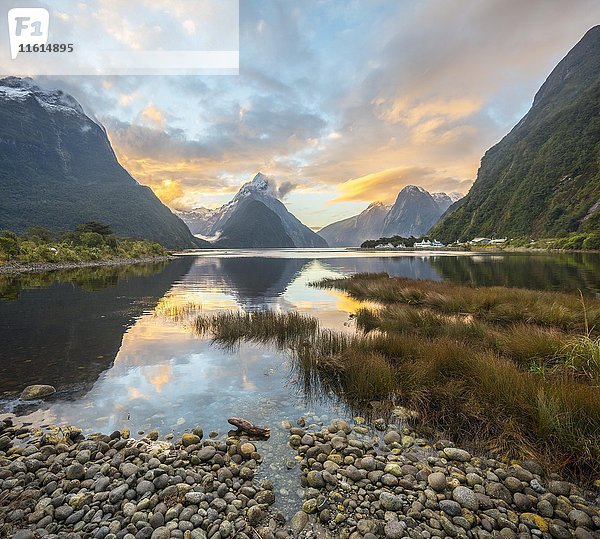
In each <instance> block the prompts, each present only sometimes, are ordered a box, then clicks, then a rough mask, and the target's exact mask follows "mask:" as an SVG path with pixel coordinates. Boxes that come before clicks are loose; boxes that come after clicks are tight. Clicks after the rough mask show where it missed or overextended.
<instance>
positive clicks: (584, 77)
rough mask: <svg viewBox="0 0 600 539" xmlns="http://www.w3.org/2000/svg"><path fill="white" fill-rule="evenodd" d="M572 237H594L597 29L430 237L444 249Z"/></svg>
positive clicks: (599, 121) (599, 203)
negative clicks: (503, 239)
mask: <svg viewBox="0 0 600 539" xmlns="http://www.w3.org/2000/svg"><path fill="white" fill-rule="evenodd" d="M573 232H581V233H590V232H597V233H600V26H595V27H593V28H592V29H590V30H589V31H588V32H587V33H586V34H585V35H584V36H583V38H582V39H581V40H580V41H579V43H577V44H576V45H575V46H574V47H573V48H572V49H571V51H570V52H569V53H568V54H567V55H566V56H565V58H563V59H562V60H561V61H560V63H559V64H558V65H557V66H556V67H555V68H554V70H553V71H552V73H550V75H549V76H548V78H547V79H546V81H545V82H544V84H543V85H542V86H541V88H540V89H539V91H538V92H537V94H536V95H535V98H534V100H533V105H532V106H531V109H530V110H529V112H528V113H527V114H526V115H525V116H524V117H523V119H522V120H521V121H520V122H519V123H518V124H517V125H516V126H515V127H514V128H513V129H512V130H511V131H510V133H508V135H506V136H505V137H504V138H503V139H502V140H501V141H500V142H499V143H498V144H496V145H495V146H493V147H492V148H490V149H489V150H488V151H487V152H486V153H485V155H484V156H483V159H482V160H481V166H480V167H479V171H478V173H477V179H476V181H475V183H474V184H473V187H472V188H471V190H470V192H469V193H468V195H466V196H465V197H464V198H463V199H462V200H460V201H458V202H457V203H456V204H454V205H453V206H452V207H451V208H450V209H449V211H448V212H447V213H446V215H445V216H444V218H443V219H442V220H441V221H440V222H439V223H438V224H437V225H436V227H435V228H434V229H433V230H432V231H431V234H433V235H435V236H437V237H438V239H440V240H442V241H446V242H450V241H454V240H457V239H458V240H466V239H470V238H472V237H474V236H490V237H493V236H508V237H513V238H514V237H522V236H525V237H538V238H548V237H560V236H566V235H568V234H570V233H573Z"/></svg>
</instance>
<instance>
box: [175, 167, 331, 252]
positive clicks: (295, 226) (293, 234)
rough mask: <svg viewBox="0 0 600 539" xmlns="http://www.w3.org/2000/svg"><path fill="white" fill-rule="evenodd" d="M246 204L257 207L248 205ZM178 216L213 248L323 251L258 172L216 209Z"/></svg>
mask: <svg viewBox="0 0 600 539" xmlns="http://www.w3.org/2000/svg"><path fill="white" fill-rule="evenodd" d="M250 201H255V202H258V203H259V204H249V203H248V202H250ZM179 215H180V216H181V217H182V219H183V220H184V221H185V222H186V224H188V226H189V227H190V230H192V231H193V232H194V233H195V234H198V235H200V236H203V237H204V238H206V239H208V240H209V241H212V242H214V245H216V246H224V245H225V244H224V243H223V242H225V243H226V244H227V246H229V247H233V245H234V244H235V246H236V247H241V248H243V247H327V242H326V241H325V240H324V239H323V238H321V236H319V235H317V234H316V233H315V232H313V231H312V230H311V229H310V228H308V227H307V226H305V225H303V224H302V223H301V222H300V221H299V220H298V219H297V218H296V217H295V216H294V215H293V214H291V213H290V212H289V211H288V209H287V208H286V207H285V205H284V204H283V202H281V201H280V200H279V198H277V193H276V190H275V187H274V185H273V182H272V181H270V180H269V178H267V177H266V176H265V175H264V174H261V173H260V172H259V173H258V174H257V175H256V176H254V178H253V179H252V181H250V182H247V183H245V184H244V185H242V187H241V188H240V190H239V191H238V192H237V194H236V195H235V197H233V199H232V200H231V201H230V202H228V203H227V204H225V205H223V206H221V207H220V208H218V209H216V210H206V208H201V209H200V210H199V211H198V210H194V211H192V212H180V213H179ZM250 231H254V233H255V235H254V236H251V232H250ZM236 234H237V236H238V237H237V238H236ZM269 234H273V236H272V237H271V236H269ZM290 241H291V244H290Z"/></svg>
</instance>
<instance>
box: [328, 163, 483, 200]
mask: <svg viewBox="0 0 600 539" xmlns="http://www.w3.org/2000/svg"><path fill="white" fill-rule="evenodd" d="M471 183H472V182H471V181H469V180H461V179H460V178H453V177H449V176H447V177H444V176H443V175H440V173H439V171H437V170H436V169H434V168H426V167H396V168H392V169H387V170H382V171H380V172H375V173H372V174H367V175H365V176H361V177H359V178H354V179H352V180H349V181H347V182H345V183H343V184H341V185H340V186H339V191H340V192H341V194H340V195H339V196H338V197H337V198H335V199H334V200H333V201H332V202H333V203H337V202H350V201H372V200H380V201H381V202H393V201H394V200H395V199H396V196H397V195H398V192H399V191H400V190H401V189H402V188H403V187H406V186H407V185H419V186H421V187H423V188H425V189H427V190H429V191H431V192H437V191H444V192H448V193H450V192H454V191H456V192H459V193H464V192H465V191H466V190H467V189H468V188H469V187H470V186H471Z"/></svg>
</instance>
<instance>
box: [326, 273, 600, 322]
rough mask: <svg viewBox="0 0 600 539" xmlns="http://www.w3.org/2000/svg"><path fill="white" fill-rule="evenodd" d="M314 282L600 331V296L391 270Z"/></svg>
mask: <svg viewBox="0 0 600 539" xmlns="http://www.w3.org/2000/svg"><path fill="white" fill-rule="evenodd" d="M315 286H319V287H322V288H336V289H338V290H344V291H346V292H347V293H349V294H350V295H351V296H353V297H355V298H357V299H361V300H372V301H379V302H382V303H391V304H405V305H412V306H418V307H421V308H431V309H433V310H435V311H436V312H439V313H442V314H448V315H466V314H468V315H471V316H473V317H475V318H477V319H478V320H482V321H486V322H490V323H494V324H514V323H518V322H525V323H532V324H537V325H540V326H546V327H555V328H560V329H563V330H565V331H578V332H581V333H583V332H588V331H591V332H592V333H594V332H596V331H600V300H597V299H591V298H588V299H585V300H583V298H582V297H581V296H578V295H575V294H566V293H561V292H549V291H538V290H525V289H520V288H506V287H499V286H492V287H485V288H475V287H471V286H467V285H460V284H455V283H449V282H440V281H426V280H414V279H405V278H399V277H394V278H391V277H389V276H388V275H387V274H358V275H355V276H353V277H349V278H347V279H324V280H322V281H320V282H318V283H315Z"/></svg>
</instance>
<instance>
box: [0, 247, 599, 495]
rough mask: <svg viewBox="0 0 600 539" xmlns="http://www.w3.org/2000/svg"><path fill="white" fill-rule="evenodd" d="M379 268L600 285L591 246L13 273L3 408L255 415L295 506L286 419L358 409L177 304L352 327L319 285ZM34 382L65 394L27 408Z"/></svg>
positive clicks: (0, 287)
mask: <svg viewBox="0 0 600 539" xmlns="http://www.w3.org/2000/svg"><path fill="white" fill-rule="evenodd" d="M367 271H368V272H387V273H389V274H391V275H401V276H407V277H412V278H420V279H436V280H439V279H448V280H452V281H456V282H468V283H473V284H475V285H480V286H489V285H494V284H501V285H506V286H520V287H527V288H536V289H552V290H570V291H574V290H578V289H581V290H582V292H583V293H585V294H587V295H599V294H600V256H598V255H588V254H573V255H565V254H561V255H547V254H508V255H498V254H493V255H491V254H471V253H458V254H451V253H418V254H412V255H409V254H406V253H360V252H355V251H345V250H334V249H331V250H267V251H209V252H206V251H205V252H197V253H188V254H187V255H185V256H181V257H179V258H178V259H177V260H174V261H172V262H168V263H160V264H150V265H143V266H134V267H129V268H96V269H84V270H74V271H67V272H55V273H51V274H41V275H24V276H17V277H14V276H13V277H7V276H0V395H1V396H2V397H1V399H0V417H4V416H6V415H9V416H14V415H18V416H20V420H21V421H25V422H30V423H33V424H36V425H48V424H55V425H66V424H71V425H77V426H79V427H81V428H83V429H84V430H85V431H86V432H94V431H103V432H111V431H113V430H115V429H122V428H129V429H130V430H131V432H132V433H133V434H134V435H135V433H136V432H137V431H146V432H147V431H149V430H150V429H158V430H159V431H160V432H161V434H162V435H165V434H167V433H174V434H175V435H178V434H180V433H181V432H183V431H184V430H186V429H191V428H193V427H195V426H196V425H201V426H202V427H203V428H204V432H205V434H208V432H210V431H213V430H214V431H218V432H219V433H220V434H222V435H223V434H225V433H226V432H227V430H228V428H229V426H228V424H227V418H228V417H231V416H242V417H245V418H246V419H249V420H251V421H253V422H254V423H256V424H260V425H268V426H270V427H271V428H272V429H273V435H272V437H271V439H270V440H269V441H268V442H263V443H261V444H259V445H260V450H261V452H263V453H264V454H265V455H266V462H265V467H266V468H268V469H267V470H264V469H263V472H262V473H263V474H267V473H268V472H269V469H271V468H272V469H274V470H276V471H277V473H276V474H275V477H274V478H275V482H276V486H277V488H278V489H284V490H283V492H282V493H283V494H284V497H285V498H286V499H287V500H288V501H289V503H292V504H293V503H296V502H294V500H296V501H297V499H296V497H295V494H294V489H295V488H296V487H295V485H296V482H295V481H294V478H295V477H296V474H297V471H294V470H292V471H288V472H286V462H288V461H289V460H290V459H293V452H292V451H291V450H290V449H289V448H288V447H287V443H286V442H287V433H286V431H284V430H283V429H281V428H280V424H281V421H282V420H284V419H289V420H292V421H295V420H296V419H297V418H299V417H300V416H305V417H306V418H307V422H308V423H310V422H317V423H318V422H321V421H322V422H327V421H328V420H330V419H332V418H333V417H339V416H341V417H346V418H351V415H352V414H351V411H349V410H347V409H345V407H344V405H343V404H341V403H339V402H336V401H335V400H334V399H333V398H330V397H328V396H327V395H317V397H316V398H315V396H314V395H305V394H304V393H303V391H302V386H301V384H299V383H298V381H297V380H296V379H295V373H294V371H293V369H292V366H291V362H290V360H289V358H288V357H287V356H286V355H285V353H282V352H280V351H277V350H275V349H273V348H271V347H268V346H261V345H255V344H248V343H244V344H241V345H240V346H239V347H238V348H236V349H234V350H227V349H223V348H220V347H218V346H216V345H214V344H212V343H211V342H210V340H208V339H203V338H199V337H198V336H197V335H195V334H194V332H193V331H192V329H191V327H190V324H189V323H188V320H186V318H185V317H183V318H180V319H178V318H177V317H173V316H172V314H173V313H174V312H177V308H178V307H181V306H185V305H189V304H193V305H195V306H197V307H199V308H201V310H202V312H203V313H212V312H218V311H221V310H231V309H235V310H237V309H242V310H248V311H252V310H262V309H272V310H277V311H299V312H303V313H307V314H310V315H314V316H317V317H318V318H319V319H320V321H321V324H322V325H323V326H325V327H330V328H333V329H340V330H345V331H353V327H352V321H351V319H350V318H349V315H350V314H351V313H353V312H354V311H355V310H356V309H357V307H358V303H357V302H356V301H354V300H351V299H349V298H348V297H346V296H345V295H344V294H342V293H339V292H335V291H331V290H321V289H318V288H314V287H310V286H308V285H309V283H311V282H313V281H316V280H318V279H321V278H323V277H338V276H344V275H349V274H353V273H357V272H367ZM33 383H48V384H52V385H54V386H55V387H56V388H57V390H58V392H57V394H56V395H54V396H53V397H52V398H50V399H48V400H47V401H45V402H43V403H35V404H34V405H28V406H24V405H23V404H22V403H20V402H18V401H17V400H16V398H15V396H16V395H18V393H19V392H20V391H21V390H22V389H23V388H24V387H25V386H27V385H29V384H33ZM269 476H270V478H273V475H271V474H269ZM288 494H289V495H288Z"/></svg>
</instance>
